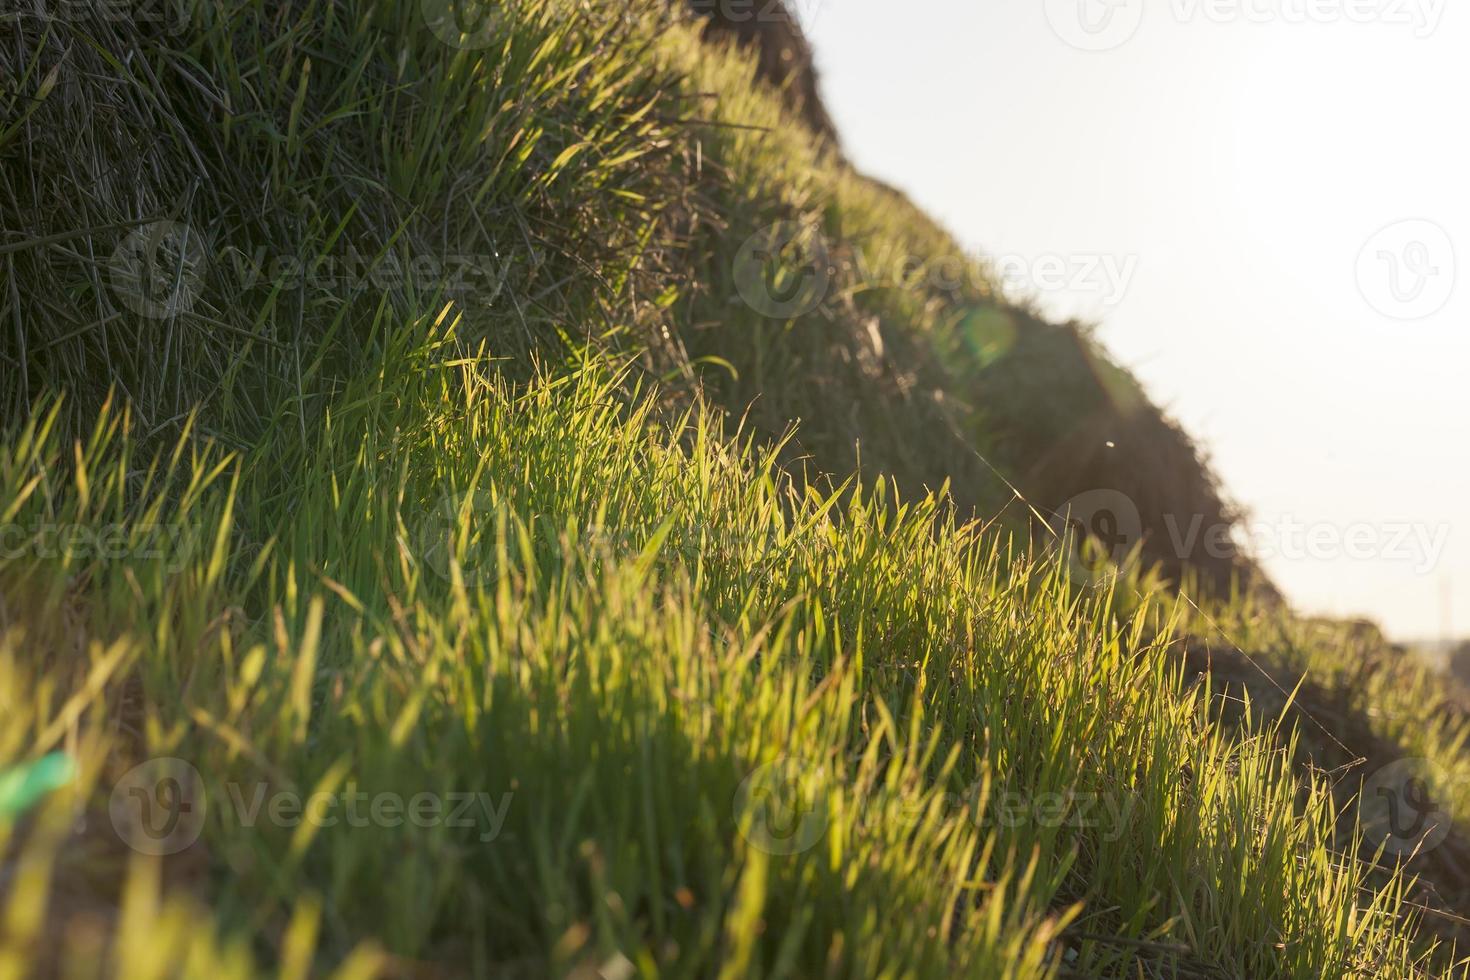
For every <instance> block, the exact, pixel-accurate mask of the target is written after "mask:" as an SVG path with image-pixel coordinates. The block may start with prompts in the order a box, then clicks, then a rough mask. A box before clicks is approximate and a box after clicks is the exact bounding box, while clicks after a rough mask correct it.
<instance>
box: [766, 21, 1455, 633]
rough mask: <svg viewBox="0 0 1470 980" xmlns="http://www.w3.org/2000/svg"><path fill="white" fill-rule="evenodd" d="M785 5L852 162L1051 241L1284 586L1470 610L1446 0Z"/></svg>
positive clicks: (1074, 304)
mask: <svg viewBox="0 0 1470 980" xmlns="http://www.w3.org/2000/svg"><path fill="white" fill-rule="evenodd" d="M794 5H795V6H796V8H797V9H798V11H799V14H800V15H801V17H802V19H803V21H804V22H805V23H806V25H807V27H808V29H809V32H810V33H811V35H812V39H813V43H814V45H815V47H816V50H817V59H818V63H819V65H820V67H821V70H822V72H823V78H824V83H823V89H824V93H825V95H826V97H827V100H828V103H829V107H830V109H831V111H832V114H833V116H834V117H835V119H836V121H837V124H838V126H839V128H840V129H841V131H842V135H843V139H844V142H845V144H846V146H847V149H848V152H849V153H850V155H851V156H852V157H853V159H854V160H855V161H856V163H857V164H858V166H859V167H861V168H862V169H864V170H866V171H868V172H869V173H872V174H874V175H876V176H879V177H882V178H884V179H886V180H888V181H890V182H892V183H894V184H896V185H898V186H900V187H902V188H904V189H905V190H906V191H908V192H909V193H910V195H911V196H912V197H913V198H914V199H915V200H916V201H917V202H918V203H919V204H920V205H922V206H923V207H924V208H925V209H926V210H928V211H929V212H930V213H932V214H934V215H935V216H936V217H937V218H939V219H940V220H941V221H942V222H944V223H945V224H947V225H948V226H949V227H950V228H951V229H952V230H953V231H954V232H955V233H956V234H957V235H958V236H959V237H960V239H961V240H962V241H964V242H965V243H966V245H968V246H969V247H971V248H973V249H974V250H976V251H978V252H981V253H984V254H987V255H991V256H1002V257H1010V258H1011V260H1012V268H1014V269H1016V270H1017V274H1018V275H1022V276H1026V275H1028V274H1029V272H1028V270H1035V269H1036V268H1037V263H1038V262H1039V261H1041V260H1050V261H1052V262H1053V263H1054V262H1055V259H1056V258H1060V259H1061V260H1062V261H1063V262H1064V263H1065V265H1066V268H1067V269H1068V270H1069V271H1068V274H1067V275H1066V276H1065V277H1062V278H1064V279H1065V280H1066V281H1067V284H1068V288H1062V289H1056V288H1052V289H1050V290H1041V291H1039V295H1040V296H1041V298H1042V300H1043V303H1044V306H1045V307H1046V308H1047V309H1049V310H1051V311H1053V312H1054V313H1055V314H1057V315H1073V314H1075V315H1081V316H1084V317H1087V318H1089V319H1092V320H1095V321H1097V322H1099V323H1100V324H1101V329H1100V334H1099V336H1100V337H1101V339H1102V340H1103V342H1104V343H1105V345H1106V346H1107V347H1108V348H1109V349H1110V350H1111V351H1112V352H1113V353H1114V354H1115V356H1117V357H1118V358H1119V359H1120V360H1121V361H1122V362H1123V363H1125V364H1126V365H1128V366H1129V367H1131V368H1132V369H1134V371H1135V372H1136V373H1137V374H1138V375H1140V376H1141V378H1142V379H1143V381H1144V383H1145V385H1146V386H1147V387H1148V389H1149V390H1150V391H1151V392H1152V393H1153V395H1154V397H1155V398H1156V399H1157V400H1159V401H1161V402H1162V403H1163V404H1164V405H1165V406H1166V407H1167V408H1168V409H1169V410H1170V411H1171V412H1172V413H1173V414H1174V415H1175V416H1176V417H1177V418H1179V419H1180V420H1181V421H1182V422H1183V423H1184V425H1185V427H1186V428H1187V429H1188V430H1189V431H1190V432H1191V433H1193V434H1194V435H1195V436H1196V437H1197V438H1199V439H1200V440H1201V441H1202V442H1203V444H1204V445H1205V446H1206V447H1207V449H1208V451H1209V453H1210V455H1211V457H1212V460H1213V463H1214V466H1215V468H1216V470H1217V472H1218V473H1219V474H1220V476H1221V477H1222V480H1223V482H1224V484H1225V486H1226V488H1227V490H1228V491H1229V493H1230V494H1231V495H1232V497H1233V498H1234V499H1235V500H1236V501H1238V502H1239V503H1241V504H1243V505H1244V506H1245V507H1246V508H1247V509H1248V512H1249V514H1250V515H1251V523H1250V529H1251V530H1250V533H1251V536H1252V540H1253V541H1255V543H1256V544H1257V551H1258V553H1260V554H1261V556H1262V557H1263V558H1264V560H1265V563H1266V566H1267V568H1268V569H1269V571H1270V573H1271V574H1272V576H1273V577H1274V578H1275V579H1276V581H1277V583H1278V584H1279V585H1281V586H1282V587H1283V588H1284V589H1285V590H1286V592H1287V593H1288V594H1289V595H1290V596H1291V597H1292V599H1293V601H1294V602H1295V603H1296V604H1297V606H1298V607H1299V608H1301V609H1302V610H1304V611H1308V612H1321V613H1326V614H1333V615H1356V614H1364V615H1368V616H1371V617H1373V618H1375V619H1377V620H1379V621H1380V622H1381V623H1383V624H1384V625H1385V627H1386V628H1387V629H1388V630H1389V631H1390V633H1391V634H1392V635H1394V636H1396V637H1398V638H1402V639H1419V638H1424V639H1437V638H1439V637H1440V636H1441V634H1442V631H1443V630H1444V627H1445V623H1446V619H1447V618H1451V619H1452V624H1453V625H1452V628H1453V630H1454V632H1455V633H1457V634H1461V635H1467V634H1470V381H1467V370H1470V130H1467V126H1466V115H1465V112H1466V110H1465V99H1466V97H1467V95H1470V57H1467V52H1470V10H1467V9H1464V4H1463V3H1461V5H1460V7H1461V9H1451V8H1450V5H1448V4H1447V0H1240V2H1238V3H1235V2H1231V0H907V2H906V3H904V4H902V5H900V4H896V3H894V2H892V0H794ZM1081 47H1092V48H1105V50H1081V49H1080V48H1081ZM1405 222H1410V223H1405ZM1457 251H1458V266H1457V257H1456V252H1457ZM1130 263H1131V264H1130ZM1108 268H1111V269H1113V270H1114V272H1115V275H1114V277H1113V279H1112V280H1111V281H1110V280H1109V279H1108V278H1107V277H1106V275H1105V274H1104V272H1103V271H1094V269H1095V270H1106V269H1108ZM1130 269H1131V272H1130V271H1129V270H1130ZM1052 271H1053V272H1054V271H1055V269H1053V270H1052ZM1110 282H1111V283H1114V284H1116V283H1119V282H1122V283H1123V288H1121V289H1119V288H1117V286H1116V285H1110ZM1052 285H1053V286H1055V285H1056V283H1055V282H1053V283H1052Z"/></svg>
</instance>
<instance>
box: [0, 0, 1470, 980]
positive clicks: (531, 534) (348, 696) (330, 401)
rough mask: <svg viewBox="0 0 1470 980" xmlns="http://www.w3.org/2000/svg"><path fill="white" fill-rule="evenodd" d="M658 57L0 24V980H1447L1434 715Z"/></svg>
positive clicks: (480, 39) (164, 8)
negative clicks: (1201, 530)
mask: <svg viewBox="0 0 1470 980" xmlns="http://www.w3.org/2000/svg"><path fill="white" fill-rule="evenodd" d="M694 7H695V8H696V9H695V10H693V11H690V10H686V9H685V8H683V7H682V6H677V7H670V6H668V5H666V4H664V3H663V2H662V0H659V2H652V0H650V2H640V3H635V4H632V5H628V6H625V7H618V8H616V9H613V8H609V7H605V6H601V5H591V6H588V5H583V4H578V3H574V2H572V0H523V2H518V3H507V4H497V5H491V6H486V7H483V8H476V10H475V11H474V13H475V14H476V15H477V16H476V17H468V18H467V16H466V15H467V12H466V11H463V10H457V9H455V7H454V6H453V5H452V4H451V3H450V2H449V0H443V2H440V0H427V2H417V0H415V2H408V0H335V2H326V0H233V2H225V0H201V2H199V3H197V4H196V3H182V2H180V3H173V2H169V3H164V4H160V5H158V6H157V8H156V15H154V14H153V13H150V14H149V15H148V16H143V15H139V16H135V17H130V18H127V19H121V18H117V17H115V16H111V15H109V14H108V12H107V11H106V10H105V9H103V8H95V9H94V8H81V7H78V8H68V15H67V16H65V17H51V16H42V15H37V16H31V15H29V14H26V13H22V14H20V15H18V16H15V17H9V18H6V19H0V77H3V78H5V79H9V80H11V81H8V82H5V83H0V229H3V232H0V233H3V239H0V261H3V276H4V279H3V282H0V322H3V323H4V324H6V325H7V329H5V330H0V402H3V406H4V410H5V413H6V415H5V418H6V420H7V422H6V425H5V427H4V433H3V436H0V515H3V517H0V525H3V527H0V531H3V533H4V540H3V544H4V550H3V551H0V703H3V704H4V705H5V706H6V708H7V710H6V711H4V712H3V713H0V839H3V840H4V852H3V853H4V857H3V859H0V860H3V862H4V863H3V865H0V907H3V908H4V910H5V912H4V915H5V918H4V922H5V927H4V930H3V932H0V974H4V975H17V976H20V975H26V974H29V973H38V974H55V975H61V974H65V975H67V976H73V975H76V976H102V975H107V976H112V975H116V976H126V977H148V976H155V975H156V976H165V975H176V974H182V975H188V976H197V975H202V974H206V973H207V974H209V975H211V976H215V977H224V976H254V975H258V974H279V975H282V976H290V977H305V976H312V975H322V976H338V977H344V978H345V977H366V976H415V977H416V976H445V975H449V976H461V975H464V976H545V975H555V976H577V977H595V976H604V977H631V976H634V975H653V974H668V975H674V976H707V975H718V976H721V977H724V976H729V977H738V976H796V977H805V976H818V975H833V976H872V975H891V976H936V977H939V976H953V975H974V976H983V977H996V976H1008V977H1032V976H1100V975H1118V976H1124V975H1126V976H1163V975H1186V976H1249V977H1267V976H1294V977H1320V976H1349V975H1352V976H1359V975H1361V976H1378V977H1407V976H1415V975H1431V974H1432V975H1443V974H1449V973H1452V972H1456V971H1458V970H1461V969H1462V966H1461V965H1459V964H1457V962H1456V953H1455V951H1454V949H1453V947H1452V943H1453V942H1454V941H1455V940H1456V939H1458V938H1459V936H1458V931H1457V930H1458V923H1459V921H1462V920H1459V919H1458V918H1457V916H1458V915H1460V914H1464V913H1465V912H1466V911H1470V902H1467V899H1470V878H1467V876H1466V873H1465V871H1464V870H1463V869H1464V868H1470V863H1463V862H1461V860H1460V855H1462V854H1470V848H1467V847H1466V845H1465V841H1466V840H1467V838H1464V836H1463V834H1462V833H1461V831H1460V828H1459V827H1458V826H1451V824H1453V821H1452V820H1450V819H1444V820H1439V821H1437V822H1432V823H1431V825H1430V826H1429V827H1428V828H1427V829H1426V828H1423V827H1421V828H1420V829H1418V830H1415V831H1414V832H1413V834H1412V835H1410V836H1409V837H1408V838H1403V837H1402V835H1396V834H1392V833H1385V831H1384V830H1383V827H1382V826H1381V817H1382V813H1381V812H1380V811H1375V810H1372V809H1371V808H1367V809H1365V810H1363V811H1362V819H1361V820H1360V819H1359V816H1360V811H1359V807H1358V806H1357V798H1358V797H1357V789H1358V788H1359V787H1360V786H1361V784H1362V782H1363V780H1364V779H1365V778H1367V779H1368V780H1369V781H1370V783H1371V785H1372V788H1373V789H1375V790H1376V789H1378V788H1384V787H1387V788H1388V789H1389V790H1390V792H1389V794H1388V795H1389V796H1390V797H1393V794H1395V793H1397V794H1399V795H1400V796H1402V794H1403V793H1404V792H1405V789H1404V787H1405V786H1406V785H1412V786H1414V787H1415V790H1414V792H1415V794H1416V795H1415V796H1414V802H1415V803H1416V805H1419V806H1421V807H1423V806H1425V805H1426V804H1427V803H1428V802H1431V801H1432V802H1433V803H1434V805H1435V807H1436V810H1435V812H1436V813H1440V814H1453V813H1455V812H1465V810H1464V809H1463V808H1462V807H1463V804H1465V803H1470V798H1467V797H1470V792H1467V790H1466V787H1470V781H1467V779H1466V778H1465V777H1466V776H1467V775H1470V760H1467V759H1466V757H1465V756H1464V752H1463V746H1464V743H1465V740H1466V736H1467V733H1470V724H1467V721H1466V716H1465V712H1464V711H1463V710H1462V709H1461V708H1460V707H1459V704H1460V702H1459V700H1458V699H1457V695H1454V694H1452V693H1446V692H1445V691H1444V689H1443V688H1442V686H1440V685H1439V684H1438V682H1437V681H1436V680H1435V679H1434V678H1432V677H1430V676H1429V675H1428V674H1426V673H1424V672H1423V671H1421V670H1419V669H1418V668H1416V667H1414V666H1413V665H1412V664H1411V663H1408V662H1406V661H1404V660H1402V659H1400V658H1396V657H1395V656H1394V655H1393V654H1392V652H1391V651H1389V650H1388V649H1387V645H1386V644H1385V643H1384V642H1383V640H1382V637H1381V636H1376V635H1375V634H1374V633H1372V632H1371V631H1364V630H1361V629H1358V630H1355V629H1353V628H1351V627H1347V626H1343V627H1336V626H1331V625H1323V624H1315V623H1308V622H1303V621H1300V620H1298V619H1296V618H1295V617H1293V616H1292V615H1291V613H1290V611H1289V610H1287V609H1286V608H1284V606H1283V605H1282V604H1281V602H1280V601H1279V600H1278V599H1277V598H1276V597H1275V596H1274V593H1273V591H1272V590H1271V588H1270V585H1269V583H1267V582H1264V581H1263V580H1262V579H1261V577H1260V575H1259V573H1257V572H1256V571H1255V570H1254V569H1253V567H1252V566H1251V564H1250V562H1249V560H1248V557H1247V556H1239V555H1234V554H1228V555H1223V556H1222V555H1218V554H1215V555H1211V554H1207V553H1204V552H1202V551H1201V552H1198V553H1195V552H1192V551H1191V552H1189V553H1180V551H1179V550H1178V549H1176V548H1174V547H1173V546H1172V545H1171V544H1170V540H1171V539H1170V536H1169V535H1168V534H1167V533H1166V531H1167V524H1168V522H1169V521H1170V520H1171V519H1179V518H1184V519H1186V520H1187V519H1188V518H1190V517H1198V518H1200V519H1201V520H1202V521H1204V522H1205V523H1206V525H1228V524H1229V522H1230V520H1231V516H1232V515H1231V511H1230V508H1229V507H1228V506H1227V504H1226V503H1225V501H1224V498H1223V496H1222V494H1221V492H1220V491H1219V490H1218V489H1217V487H1216V485H1215V481H1214V480H1213V478H1212V477H1211V475H1210V473H1209V471H1208V468H1207V466H1206V465H1205V464H1204V462H1203V461H1202V460H1201V459H1200V456H1199V454H1198V452H1197V451H1196V449H1195V448H1194V446H1193V445H1192V444H1191V443H1190V441H1189V439H1188V438H1187V436H1186V435H1185V434H1184V433H1183V432H1182V431H1181V430H1180V429H1179V428H1178V426H1176V425H1175V424H1174V423H1173V422H1172V421H1171V420H1169V419H1168V418H1167V416H1166V415H1165V414H1164V413H1163V412H1161V411H1160V410H1159V409H1158V408H1157V407H1156V406H1155V405H1154V404H1153V403H1152V402H1150V400H1149V399H1148V397H1147V396H1146V394H1145V393H1144V392H1143V391H1142V389H1141V388H1140V386H1139V385H1138V383H1137V382H1136V381H1135V380H1134V379H1133V378H1132V377H1131V376H1129V375H1128V373H1127V372H1126V371H1124V370H1123V369H1122V368H1120V367H1119V366H1118V365H1116V364H1115V363H1113V362H1112V361H1111V360H1110V359H1109V358H1108V357H1107V355H1106V353H1105V352H1104V351H1103V350H1102V349H1101V348H1100V347H1099V346H1098V345H1097V343H1096V342H1095V341H1094V340H1093V339H1092V337H1091V336H1090V334H1089V331H1088V329H1087V328H1086V327H1085V326H1084V325H1080V324H1053V323H1048V322H1047V321H1046V320H1045V319H1044V318H1043V317H1042V316H1040V315H1039V314H1038V313H1037V312H1036V311H1034V310H1031V309H1028V308H1025V307H1024V306H1020V305H1017V304H1015V303H1013V302H1011V301H1009V300H1008V299H1007V298H1006V297H1004V296H1003V295H1002V293H1001V290H1000V289H999V287H998V285H997V282H998V280H997V279H996V278H995V277H994V276H993V275H992V274H991V272H990V271H989V270H988V269H987V267H986V265H985V264H984V262H983V261H981V260H977V259H975V258H973V257H970V256H966V255H964V254H963V253H962V252H961V251H960V250H959V249H958V247H957V246H956V245H955V243H954V242H953V240H952V239H951V238H950V237H949V236H948V235H947V234H946V233H945V232H944V231H943V230H942V229H941V228H939V227H938V226H937V225H936V224H935V223H934V222H933V221H931V220H930V219H928V218H927V217H925V216H924V215H922V214H921V213H919V212H917V211H916V210H915V209H914V208H913V206H912V205H911V204H910V203H909V202H907V201H906V200H905V199H903V198H902V196H901V195H898V194H897V193H896V192H894V191H893V190H891V189H889V188H886V187H883V186H881V185H879V184H877V183H875V182H872V181H870V180H868V179H866V178H864V177H863V176H862V175H861V174H858V173H856V172H854V170H853V169H852V168H851V167H850V165H849V164H848V163H847V162H846V161H845V160H844V159H843V157H842V154H841V151H840V137H839V135H838V134H836V133H835V131H832V130H831V129H830V121H826V116H825V113H824V112H823V111H822V110H821V109H820V104H819V100H818V99H816V98H815V97H813V95H812V94H811V93H812V92H813V91H815V86H814V85H812V84H811V82H810V78H809V77H807V76H803V75H802V74H801V73H800V72H795V73H793V74H791V75H782V74H780V73H779V72H778V71H776V70H775V69H774V68H773V67H772V56H771V55H770V53H769V52H770V51H771V50H773V49H772V48H770V47H769V45H766V44H764V43H763V42H762V40H761V39H760V38H759V37H751V36H749V35H747V34H742V33H741V32H736V33H737V35H738V36H734V37H731V36H728V32H726V31H722V30H721V29H720V28H719V26H718V24H717V23H713V24H712V22H711V21H709V20H708V19H706V18H705V17H704V15H703V13H702V12H701V11H700V10H699V9H698V7H699V5H698V4H697V3H696V4H694ZM789 60H790V59H783V58H780V57H779V56H777V57H776V58H775V61H776V62H777V63H780V64H785V63H787V61H789ZM772 81H775V82H779V83H781V84H782V85H783V86H784V89H777V88H776V87H774V86H773V85H772V84H771V82H772ZM1099 492H1101V493H1105V494H1108V495H1109V496H1107V497H1106V498H1105V499H1107V500H1110V501H1116V500H1117V499H1119V498H1122V499H1124V500H1126V501H1127V505H1128V506H1129V507H1132V508H1135V509H1136V512H1137V513H1136V518H1135V519H1131V520H1133V521H1135V522H1136V526H1134V527H1125V528H1124V530H1125V532H1126V533H1124V534H1122V535H1121V537H1120V536H1118V535H1114V536H1113V537H1112V539H1111V540H1109V541H1107V542H1105V543H1103V544H1102V545H1100V546H1095V545H1094V544H1088V543H1085V542H1081V543H1079V542H1078V541H1077V540H1076V536H1075V535H1074V534H1072V533H1071V532H1070V531H1068V530H1067V518H1072V519H1074V520H1081V521H1082V522H1083V523H1084V524H1086V523H1087V519H1088V518H1089V517H1092V516H1096V515H1095V514H1079V513H1077V512H1076V510H1074V508H1076V509H1078V510H1080V509H1085V508H1086V506H1087V505H1088V503H1089V501H1095V500H1096V499H1097V498H1096V496H1095V495H1096V494H1098V493H1099ZM1069 502H1070V504H1069ZM1059 512H1061V513H1059ZM1110 516H1111V514H1110ZM1125 523H1127V522H1125ZM1089 530H1092V531H1098V532H1101V531H1103V530H1106V529H1105V528H1102V527H1099V526H1095V525H1089ZM1113 530H1117V529H1116V528H1114V529H1113ZM1099 557H1101V558H1102V559H1103V560H1098V559H1099ZM1243 696H1244V697H1245V699H1246V700H1247V702H1248V703H1247V704H1246V706H1245V707H1244V708H1242V707H1241V698H1242V697H1243ZM1400 756H1405V757H1412V758H1415V759H1421V760H1424V761H1423V762H1422V763H1415V765H1418V766H1419V767H1420V768H1417V769H1411V771H1410V772H1409V775H1410V776H1412V777H1413V778H1412V780H1407V777H1404V776H1403V775H1402V773H1401V772H1400V770H1394V769H1392V765H1393V764H1394V763H1395V760H1396V759H1398V758H1399V757H1400ZM1365 760H1366V762H1365ZM1385 767H1389V768H1388V769H1387V770H1386V769H1385ZM1385 771H1387V772H1389V773H1390V775H1389V776H1384V775H1383V773H1384V772H1385ZM1395 773H1399V775H1398V776H1395V775H1394V774H1395ZM1393 779H1397V780H1398V781H1397V782H1393V781H1392V780H1393ZM1374 780H1376V782H1373V781H1374ZM1426 794H1428V795H1426ZM1368 798H1369V799H1372V798H1374V797H1373V794H1371V793H1370V794H1368ZM1375 821H1378V822H1377V823H1375ZM1406 840H1407V844H1408V846H1405V843H1406ZM1422 844H1429V845H1430V846H1426V847H1420V848H1419V850H1418V851H1416V850H1415V847H1416V846H1417V845H1422ZM1401 858H1402V859H1404V861H1403V862H1401V861H1400V859H1401Z"/></svg>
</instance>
